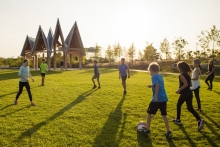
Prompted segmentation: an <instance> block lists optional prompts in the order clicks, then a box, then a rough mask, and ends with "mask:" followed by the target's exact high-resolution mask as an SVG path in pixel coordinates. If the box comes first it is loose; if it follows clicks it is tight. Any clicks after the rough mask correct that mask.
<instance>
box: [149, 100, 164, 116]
mask: <svg viewBox="0 0 220 147" xmlns="http://www.w3.org/2000/svg"><path fill="white" fill-rule="evenodd" d="M158 109H160V112H161V115H167V102H151V103H150V105H149V107H148V109H147V113H149V114H156V113H157V110H158Z"/></svg>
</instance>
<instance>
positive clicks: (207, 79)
mask: <svg viewBox="0 0 220 147" xmlns="http://www.w3.org/2000/svg"><path fill="white" fill-rule="evenodd" d="M209 80H210V76H208V77H207V78H206V79H205V83H206V84H207V85H208V89H210V84H209V82H208V81H209ZM208 89H207V90H208Z"/></svg>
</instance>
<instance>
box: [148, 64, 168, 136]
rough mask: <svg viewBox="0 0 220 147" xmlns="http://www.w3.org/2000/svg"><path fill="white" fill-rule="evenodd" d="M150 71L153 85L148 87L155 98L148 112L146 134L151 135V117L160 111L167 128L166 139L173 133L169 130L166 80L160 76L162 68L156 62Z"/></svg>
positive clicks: (150, 66) (151, 65)
mask: <svg viewBox="0 0 220 147" xmlns="http://www.w3.org/2000/svg"><path fill="white" fill-rule="evenodd" d="M148 70H149V71H150V74H151V80H152V85H148V87H149V88H152V91H153V96H152V101H151V102H150V105H149V107H148V110H147V113H148V114H147V131H146V134H150V123H151V115H152V114H156V113H157V110H158V109H160V112H161V115H162V117H163V120H164V123H165V126H166V138H168V137H170V136H172V133H171V131H170V128H169V123H168V119H167V116H166V115H167V111H166V106H167V101H168V98H167V95H166V91H165V89H164V80H163V77H162V76H161V75H160V74H159V71H160V66H159V65H158V64H157V63H156V62H152V63H150V65H149V67H148Z"/></svg>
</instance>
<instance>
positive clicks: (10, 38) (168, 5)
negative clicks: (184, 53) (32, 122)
mask: <svg viewBox="0 0 220 147" xmlns="http://www.w3.org/2000/svg"><path fill="white" fill-rule="evenodd" d="M219 6H220V0H19V1H18V0H0V57H5V58H8V57H17V56H20V53H21V51H22V48H23V45H24V41H25V39H26V36H27V35H28V36H29V37H33V38H36V35H37V31H38V28H39V25H41V27H42V29H43V31H44V33H45V35H46V36H47V34H48V31H49V28H50V27H51V28H52V30H53V32H54V30H55V25H56V22H57V19H58V18H59V20H60V24H61V28H62V31H63V35H64V39H66V37H67V35H68V33H69V31H70V29H71V28H72V26H73V25H74V22H75V21H76V22H77V25H78V28H79V31H80V35H81V39H82V42H83V45H84V47H85V48H87V47H94V46H95V45H96V43H97V44H98V45H99V46H101V47H102V49H103V50H106V49H107V47H108V45H110V46H113V45H114V44H115V43H118V42H119V43H120V45H121V46H122V47H123V48H126V49H128V48H129V47H130V46H131V44H132V43H134V46H135V47H136V50H137V51H139V50H140V51H142V50H143V49H144V48H145V47H146V42H149V43H153V45H154V47H155V48H156V49H158V50H159V47H160V42H162V41H163V39H164V38H165V37H166V38H167V39H168V41H169V42H170V44H171V43H172V42H173V41H174V40H175V38H178V37H182V38H184V39H186V41H187V42H188V43H189V44H188V45H187V46H186V47H185V49H186V50H188V49H189V50H195V49H196V43H197V42H198V38H197V36H198V35H200V33H201V31H202V30H210V28H212V26H213V25H216V27H217V29H220V9H219ZM198 49H199V47H198Z"/></svg>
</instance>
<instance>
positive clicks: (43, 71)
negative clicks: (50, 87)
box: [40, 59, 48, 86]
mask: <svg viewBox="0 0 220 147" xmlns="http://www.w3.org/2000/svg"><path fill="white" fill-rule="evenodd" d="M47 68H48V66H47V63H45V59H42V63H41V65H40V73H41V77H42V84H41V85H42V86H44V79H45V74H46V71H48V69H47Z"/></svg>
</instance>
